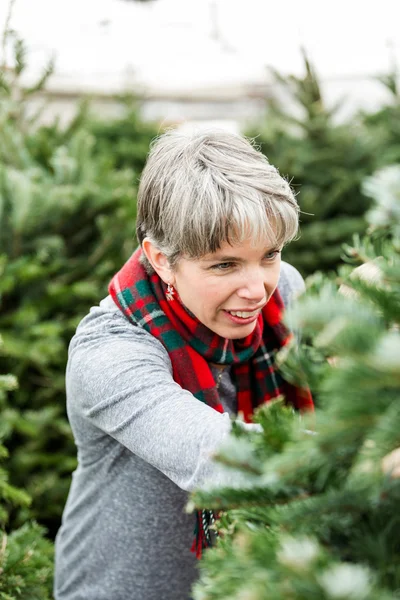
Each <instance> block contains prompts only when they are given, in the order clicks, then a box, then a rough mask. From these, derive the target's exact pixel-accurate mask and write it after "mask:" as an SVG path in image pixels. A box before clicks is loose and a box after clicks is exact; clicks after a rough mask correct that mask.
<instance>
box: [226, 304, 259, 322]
mask: <svg viewBox="0 0 400 600" xmlns="http://www.w3.org/2000/svg"><path fill="white" fill-rule="evenodd" d="M224 312H225V314H226V315H227V316H228V317H229V319H230V320H231V321H233V322H234V323H238V324H240V325H247V323H252V322H253V321H255V320H256V319H257V318H258V315H259V314H260V309H259V308H258V309H257V310H252V311H247V310H224Z"/></svg>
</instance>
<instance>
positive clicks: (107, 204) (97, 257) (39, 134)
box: [0, 39, 158, 535]
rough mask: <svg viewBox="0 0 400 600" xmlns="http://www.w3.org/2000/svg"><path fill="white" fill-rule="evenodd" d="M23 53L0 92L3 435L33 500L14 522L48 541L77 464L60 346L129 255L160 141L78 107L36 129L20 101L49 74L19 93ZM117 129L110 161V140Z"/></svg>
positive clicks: (18, 52)
mask: <svg viewBox="0 0 400 600" xmlns="http://www.w3.org/2000/svg"><path fill="white" fill-rule="evenodd" d="M23 55H24V51H23V44H22V43H21V42H20V41H19V40H18V39H17V40H16V41H15V61H14V62H15V64H16V65H20V66H18V68H17V67H16V68H15V70H14V71H6V70H3V72H2V76H1V81H2V86H1V87H0V127H1V131H2V135H1V136H0V306H1V310H0V331H1V334H2V339H3V347H2V348H0V370H1V371H2V372H6V373H7V372H12V373H14V374H15V375H16V376H17V378H18V380H19V383H20V385H19V387H18V388H17V389H15V390H14V391H13V392H12V393H11V395H10V397H9V400H8V401H7V402H5V404H4V406H3V407H2V425H1V428H2V430H3V432H4V444H5V445H6V446H7V449H8V451H9V455H10V457H9V462H8V464H9V470H10V480H11V482H12V483H13V484H14V485H16V486H19V487H24V488H25V489H26V490H27V492H28V493H29V495H30V496H31V498H32V504H31V505H30V507H29V508H28V507H17V508H15V509H14V510H13V512H12V515H11V520H12V523H14V524H16V525H17V524H21V523H23V522H24V521H25V520H26V519H28V518H32V517H33V518H35V519H37V520H38V521H39V522H40V523H41V524H44V525H45V526H46V528H47V529H48V530H49V531H50V534H51V535H54V533H55V531H56V529H57V528H58V526H59V522H60V515H61V512H62V508H63V506H64V504H65V499H66V494H67V490H68V488H69V485H70V474H71V471H72V470H73V468H74V467H75V464H76V458H75V457H76V448H75V446H74V444H73V440H72V436H71V433H70V429H69V426H68V424H67V420H66V416H65V391H64V374H65V365H66V359H67V348H68V343H69V341H70V339H71V337H72V335H73V333H74V331H75V329H76V326H77V324H78V322H79V321H80V319H81V318H82V317H83V316H84V315H85V314H86V313H87V312H88V310H89V308H90V306H92V305H93V304H97V303H98V302H99V300H101V298H104V297H105V296H106V295H107V285H108V282H109V280H110V279H111V277H112V275H113V274H114V272H115V271H116V270H117V269H118V268H119V267H120V265H121V264H122V263H123V262H124V261H125V260H126V259H127V258H128V256H129V255H130V253H131V252H132V251H133V250H134V248H135V246H136V242H135V216H136V191H137V188H136V182H137V178H138V174H139V169H140V168H141V166H142V165H143V163H144V160H145V156H146V154H147V150H148V147H149V143H150V140H151V138H152V137H154V136H155V135H156V133H158V132H157V130H156V129H155V128H153V127H152V126H151V125H149V124H147V125H146V126H142V125H141V122H140V119H139V118H138V116H137V114H136V113H135V110H134V108H133V107H132V106H131V105H129V110H128V109H127V112H126V116H125V117H124V118H121V119H120V120H118V121H115V122H113V123H108V124H107V126H106V125H104V127H103V128H102V127H101V125H100V124H99V122H98V121H96V120H95V119H94V118H93V117H92V116H91V115H90V111H89V107H88V106H86V105H85V104H83V105H82V107H81V110H80V111H79V112H78V114H77V116H76V118H75V120H74V121H73V122H72V123H70V125H69V126H68V127H67V128H65V129H61V127H60V126H59V125H58V124H57V123H55V124H54V125H53V126H50V127H41V128H39V129H38V128H37V126H36V123H35V122H31V121H30V120H29V119H28V118H27V116H26V111H25V103H24V99H25V98H26V96H27V95H31V94H33V93H35V91H37V90H40V89H42V87H43V85H44V83H45V81H46V80H47V78H48V76H49V74H50V72H51V65H49V66H48V67H47V68H46V69H45V74H44V75H43V77H41V78H40V81H38V82H37V84H36V85H35V86H33V87H32V89H30V90H24V89H23V88H22V87H21V85H20V75H21V73H22V72H23V68H24V63H23V60H22V58H23ZM124 129H125V132H126V133H125V138H124V141H122V139H121V147H122V148H123V151H122V150H121V151H118V152H119V153H118V152H115V147H116V146H118V144H116V143H115V136H114V134H113V131H114V130H115V131H116V132H117V133H116V134H115V135H117V136H118V135H119V134H120V133H121V132H122V130H124ZM96 136H98V137H96ZM113 136H114V137H113ZM129 136H132V139H131V140H130V145H129ZM119 156H121V157H122V158H119Z"/></svg>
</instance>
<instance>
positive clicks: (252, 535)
mask: <svg viewBox="0 0 400 600" xmlns="http://www.w3.org/2000/svg"><path fill="white" fill-rule="evenodd" d="M364 192H365V193H366V194H368V195H371V196H373V198H374V206H373V207H372V208H371V210H370V212H369V213H368V214H367V219H368V221H369V223H370V229H369V232H368V235H367V236H366V237H365V238H364V239H363V240H361V241H360V240H357V239H356V240H355V244H354V245H353V246H352V247H350V246H349V247H347V256H348V258H349V260H351V261H352V262H353V263H354V264H364V263H365V264H366V265H367V267H365V266H364V267H362V268H361V269H360V268H359V267H358V268H356V269H354V270H353V271H352V274H351V275H348V276H347V277H346V278H344V274H347V272H348V269H344V270H343V271H342V277H341V279H342V281H341V280H340V279H339V281H338V282H335V283H334V282H332V281H328V280H327V281H325V283H323V284H322V285H319V286H316V288H315V291H314V292H312V293H311V292H309V293H307V294H306V295H305V296H304V297H303V298H302V299H300V301H299V303H298V305H297V306H296V307H294V309H293V311H292V314H291V316H290V320H291V322H294V323H295V324H296V326H297V327H299V328H300V329H301V330H302V332H303V335H305V336H306V339H307V340H310V344H311V345H312V349H313V353H314V354H313V360H310V349H309V348H308V349H306V351H305V350H304V349H303V348H301V349H300V350H296V349H295V348H294V347H292V348H291V349H290V351H287V350H285V351H284V352H283V353H282V354H281V355H280V357H279V359H280V362H281V368H282V370H283V372H284V373H285V374H286V376H287V377H288V378H289V379H290V380H292V381H296V382H301V383H304V379H305V378H306V379H308V380H309V381H310V382H311V383H312V388H313V391H314V392H315V393H316V394H317V395H318V398H319V405H320V408H318V409H317V411H316V415H315V416H308V417H303V418H299V417H298V416H297V415H294V414H293V413H292V412H291V411H290V410H289V409H288V408H285V407H283V406H282V403H281V401H278V402H276V403H273V404H271V405H268V406H266V407H264V408H262V409H261V410H260V411H259V413H258V416H257V421H258V422H259V423H260V424H261V425H262V429H263V433H254V432H253V433H252V434H251V435H249V434H245V433H244V432H243V431H241V430H237V433H236V437H233V438H231V439H230V441H229V442H228V444H227V446H226V447H225V449H224V450H223V451H222V452H221V455H220V457H219V460H221V461H222V462H223V463H226V465H227V466H226V468H227V469H229V472H230V481H231V482H232V483H231V486H230V488H224V489H219V490H201V491H198V492H197V493H195V494H194V496H193V502H194V504H195V505H196V506H198V507H203V508H204V507H207V508H213V509H214V510H216V511H221V514H220V519H219V521H218V529H219V531H220V537H219V539H218V541H217V544H216V547H215V548H213V549H210V550H208V551H207V552H206V555H205V558H204V560H203V562H202V565H201V577H200V581H199V582H198V584H197V585H196V586H195V589H194V598H195V600H223V599H224V600H225V599H226V600H227V599H228V598H229V600H233V599H234V600H265V599H266V598H273V599H274V600H283V599H296V600H306V599H307V600H309V599H310V598H313V599H316V600H333V599H342V600H344V599H346V600H350V599H359V600H378V599H379V600H386V599H389V598H390V599H394V598H397V597H398V590H399V588H400V544H399V540H400V523H399V519H398V505H399V501H400V478H399V474H400V456H399V455H400V451H399V450H398V448H399V447H400V404H399V397H400V396H399V392H400V333H399V324H400V244H399V239H400V236H399V233H400V231H399V229H400V167H396V166H392V167H387V168H386V169H384V170H382V171H380V172H378V173H377V174H376V175H374V176H373V177H371V178H369V179H367V180H366V182H365V184H364ZM371 264H372V265H373V266H372V272H373V276H372V277H371V275H370V273H369V272H367V273H366V272H365V271H366V269H367V270H368V271H371ZM338 283H341V284H342V286H345V288H344V287H342V289H341V290H340V291H339V290H338ZM349 290H351V292H350V293H349Z"/></svg>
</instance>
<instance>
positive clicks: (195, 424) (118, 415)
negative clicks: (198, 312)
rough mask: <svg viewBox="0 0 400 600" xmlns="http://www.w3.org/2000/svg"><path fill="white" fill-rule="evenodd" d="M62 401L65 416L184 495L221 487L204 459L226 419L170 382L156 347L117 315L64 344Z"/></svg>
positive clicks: (225, 428) (215, 468)
mask: <svg viewBox="0 0 400 600" xmlns="http://www.w3.org/2000/svg"><path fill="white" fill-rule="evenodd" d="M78 331H79V330H78ZM67 396H68V405H69V411H71V412H74V413H75V414H79V415H80V417H81V418H83V419H85V420H86V421H89V422H90V423H91V424H92V425H93V426H95V428H96V429H97V430H101V431H102V432H104V433H106V434H108V435H110V436H112V437H113V438H114V439H116V440H117V441H118V442H120V443H121V444H123V445H124V446H125V447H126V448H128V449H129V450H130V451H131V452H133V453H134V454H136V455H137V456H139V457H140V458H142V459H143V460H145V461H147V462H148V463H150V464H151V465H153V466H154V467H156V468H157V469H159V470H160V471H161V472H162V473H164V474H165V475H166V476H167V477H169V478H170V479H171V480H172V481H173V482H174V483H175V484H176V485H178V486H179V487H180V488H182V489H185V490H188V491H190V490H192V489H194V488H196V487H200V486H202V485H203V484H204V483H206V482H207V483H211V484H215V485H221V484H223V483H224V479H225V478H226V475H225V473H224V472H223V469H222V468H221V466H220V465H218V464H217V463H215V462H214V461H212V459H211V457H212V455H213V454H214V453H215V452H216V450H217V449H218V447H219V446H220V444H221V442H222V441H223V440H224V438H225V437H226V436H227V434H228V433H229V431H230V429H231V421H230V418H229V415H228V414H227V413H226V414H220V413H218V412H217V411H215V410H214V409H212V408H210V407H209V406H207V405H205V404H203V403H202V402H200V401H199V400H197V399H196V398H195V397H194V396H193V395H192V394H191V393H190V392H188V391H186V390H183V389H182V388H181V387H180V386H179V385H178V384H177V383H175V382H174V380H173V378H172V368H171V362H170V359H169V356H168V354H167V352H166V350H165V349H164V347H163V346H162V345H161V343H160V342H159V341H158V340H156V339H155V338H154V337H153V336H151V335H150V334H149V333H148V332H146V331H144V330H143V329H141V328H139V327H134V326H132V325H131V324H130V323H129V322H128V321H127V320H126V319H125V317H123V315H120V314H119V313H113V314H110V315H109V316H107V317H105V323H104V319H103V324H102V327H99V326H97V328H96V327H88V328H86V329H85V328H83V330H81V331H80V332H79V333H77V334H76V336H75V338H74V339H73V340H72V342H71V346H70V354H69V361H68V367H67ZM77 442H78V445H79V440H77ZM82 443H85V441H84V440H82ZM86 443H87V440H86Z"/></svg>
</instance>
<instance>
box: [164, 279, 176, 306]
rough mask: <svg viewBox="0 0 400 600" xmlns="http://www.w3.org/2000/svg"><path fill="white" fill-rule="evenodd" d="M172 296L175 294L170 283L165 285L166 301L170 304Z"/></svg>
mask: <svg viewBox="0 0 400 600" xmlns="http://www.w3.org/2000/svg"><path fill="white" fill-rule="evenodd" d="M174 294H175V290H174V286H173V285H172V284H171V283H169V284H168V285H167V293H166V296H167V300H168V301H169V302H171V301H172V300H173V299H174Z"/></svg>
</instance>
